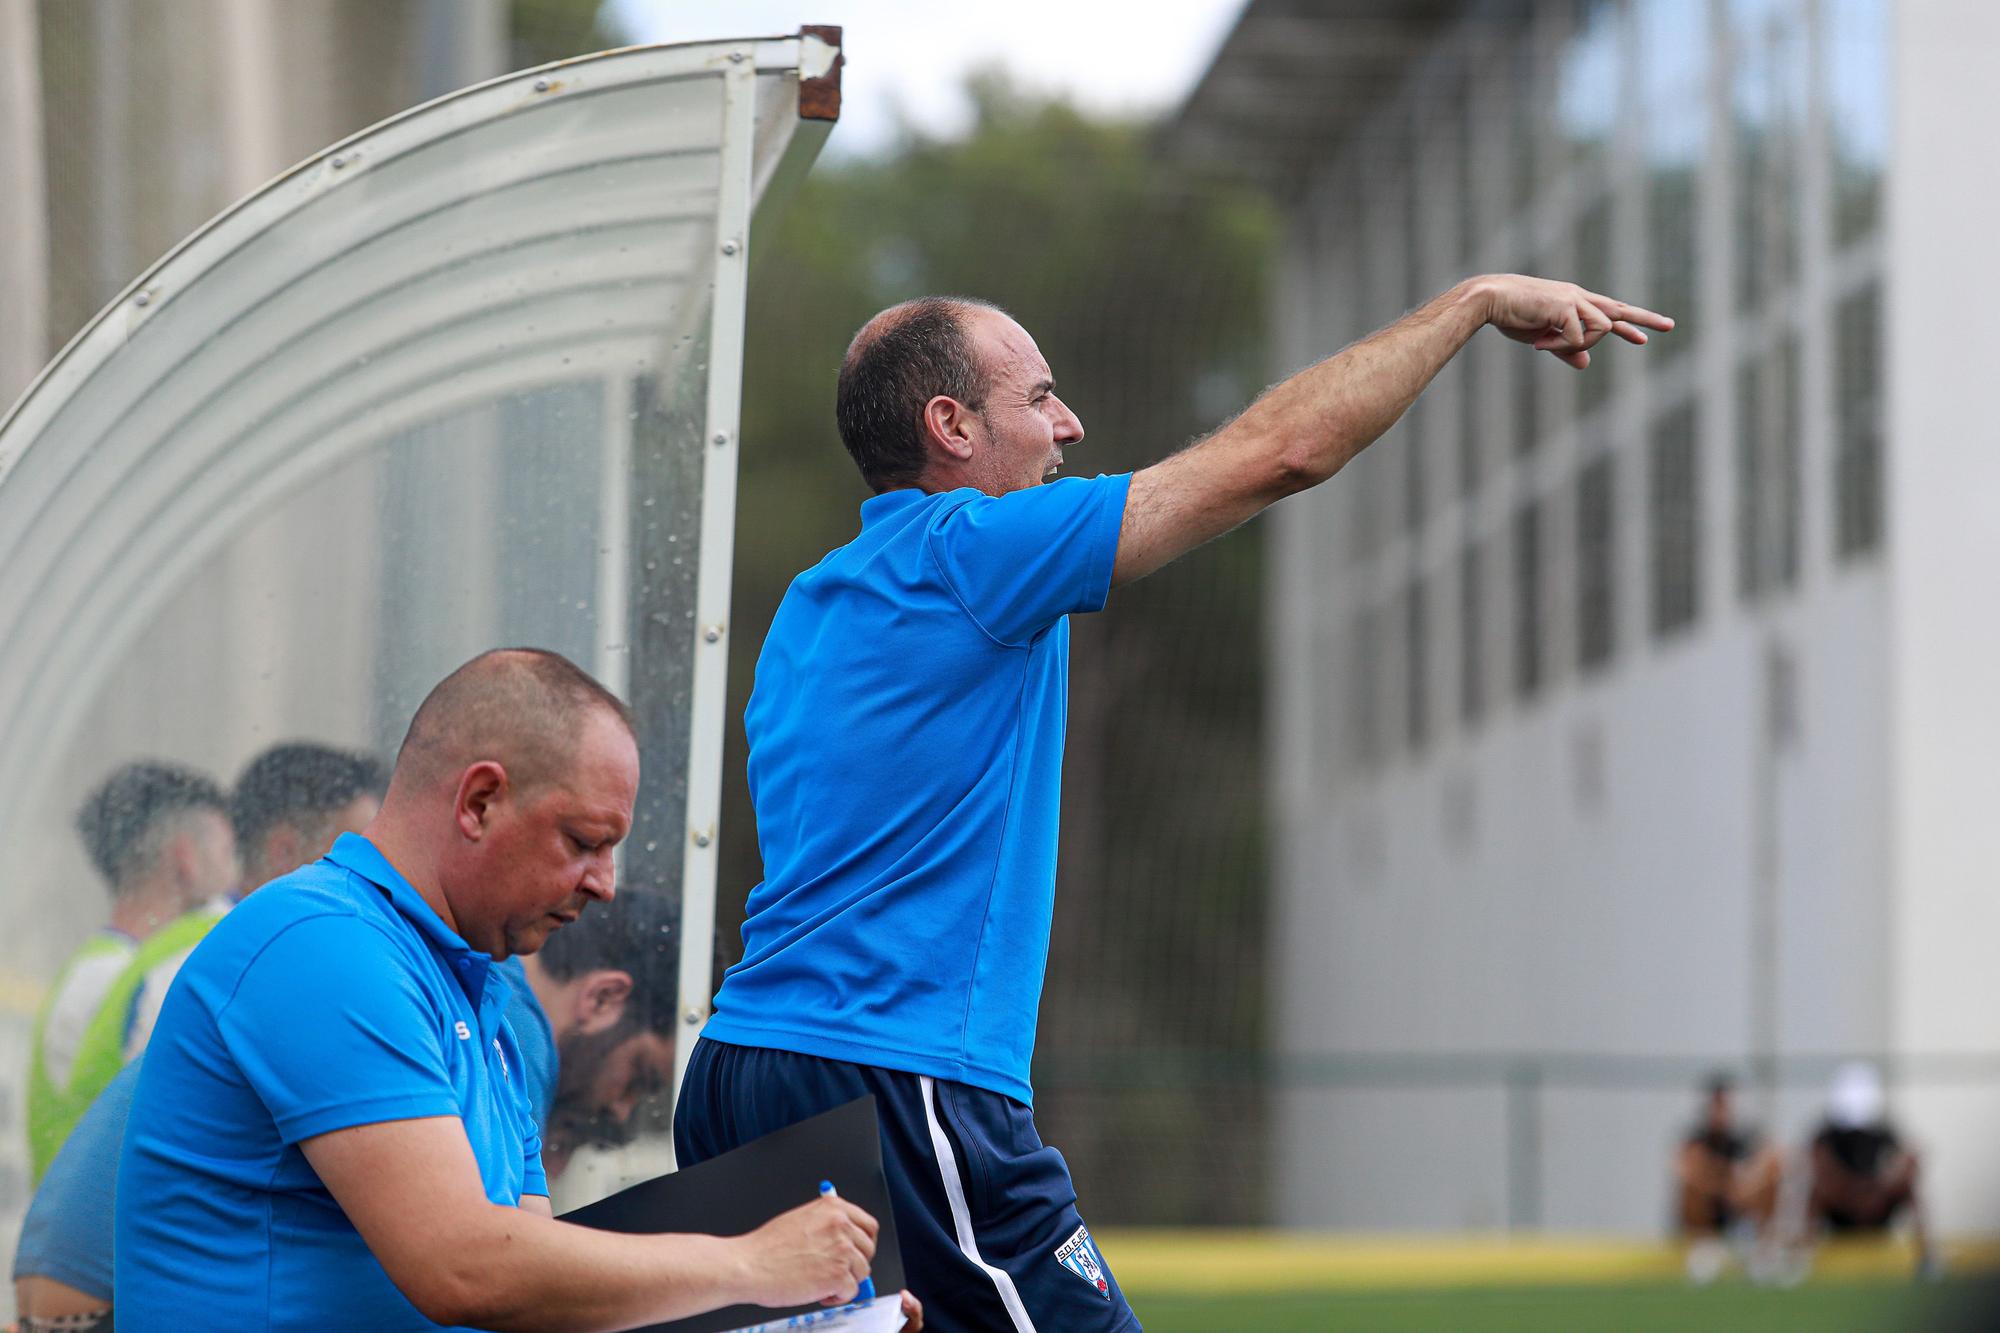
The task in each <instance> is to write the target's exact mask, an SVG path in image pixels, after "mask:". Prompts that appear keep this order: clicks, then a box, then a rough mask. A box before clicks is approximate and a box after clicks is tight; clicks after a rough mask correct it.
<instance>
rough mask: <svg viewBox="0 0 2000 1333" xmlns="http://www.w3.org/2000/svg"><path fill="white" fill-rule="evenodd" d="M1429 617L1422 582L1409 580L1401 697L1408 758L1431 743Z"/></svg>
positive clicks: (1404, 621) (1404, 603)
mask: <svg viewBox="0 0 2000 1333" xmlns="http://www.w3.org/2000/svg"><path fill="white" fill-rule="evenodd" d="M1428 614H1429V612H1428V609H1427V607H1426V604H1425V600H1424V581H1423V579H1422V578H1421V577H1418V578H1416V579H1413V580H1411V582H1410V591H1409V593H1408V595H1407V596H1406V597H1405V598H1404V599H1403V641H1404V651H1405V653H1406V654H1407V657H1406V660H1405V661H1404V664H1403V666H1404V674H1403V680H1404V682H1405V685H1404V688H1405V691H1406V693H1405V694H1404V697H1403V703H1404V710H1403V721H1404V732H1405V736H1406V739H1407V741H1408V743H1409V747H1410V753H1411V754H1417V753H1420V752H1421V751H1422V750H1423V748H1424V746H1425V744H1426V743H1428V741H1429V740H1430V730H1431V718H1430V676H1431V672H1430V660H1431V654H1430V626H1429V624H1428V622H1427V617H1428Z"/></svg>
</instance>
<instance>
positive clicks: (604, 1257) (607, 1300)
mask: <svg viewBox="0 0 2000 1333" xmlns="http://www.w3.org/2000/svg"><path fill="white" fill-rule="evenodd" d="M467 1233H468V1234H466V1235H464V1236H462V1237H455V1238H454V1239H453V1241H452V1243H451V1244H449V1245H440V1246H436V1247H434V1248H431V1249H430V1252H429V1253H427V1254H425V1255H423V1256H421V1257H420V1258H419V1257H417V1256H412V1259H413V1261H414V1262H418V1263H424V1264H427V1265H431V1266H433V1271H432V1272H431V1273H430V1274H429V1275H428V1280H427V1281H426V1282H424V1283H423V1284H422V1287H423V1290H424V1295H425V1297H426V1299H424V1300H420V1301H419V1302H418V1304H419V1308H424V1307H425V1306H426V1305H435V1304H437V1303H438V1302H439V1301H442V1302H443V1304H442V1306H440V1307H439V1308H437V1309H436V1310H435V1311H434V1310H432V1309H428V1308H425V1309H424V1312H425V1313H426V1314H427V1315H430V1317H432V1318H433V1319H437V1320H438V1321H439V1322H441V1323H452V1324H472V1325H476V1326H478V1327H480V1328H490V1329H494V1330H498V1331H500V1333H506V1331H507V1330H515V1329H520V1330H533V1329H547V1330H551V1331H552V1333H572V1331H573V1333H591V1331H594V1330H608V1329H620V1328H632V1327H635V1326H641V1325H645V1324H653V1323H662V1322H665V1321H667V1320H672V1319H681V1318H685V1317H686V1316H688V1315H692V1314H697V1313H699V1312H701V1311H704V1310H712V1309H715V1308H717V1307H718V1306H723V1305H734V1304H738V1303H740V1302H745V1301H754V1300H755V1297H756V1293H754V1292H752V1291H750V1290H749V1285H750V1284H749V1279H748V1274H749V1269H748V1266H747V1265H746V1264H745V1263H743V1262H742V1256H741V1255H740V1253H739V1250H740V1245H741V1242H740V1241H739V1240H734V1239H727V1238H723V1237H718V1236H701V1235H637V1236H635V1235H623V1234H619V1233H615V1232H607V1231H595V1230H592V1229H590V1228H588V1227H579V1226H573V1225H571V1224H570V1223H567V1222H559V1221H556V1220H554V1219H552V1218H545V1217H542V1216H539V1215H538V1214H536V1213H535V1212H533V1211H531V1210H528V1209H521V1208H505V1207H501V1206H498V1205H489V1207H488V1211H487V1212H486V1213H485V1214H483V1215H482V1216H480V1217H479V1218H477V1219H476V1220H474V1221H473V1222H472V1224H471V1225H470V1226H469V1227H468V1228H467ZM378 1257H380V1256H378ZM385 1266H386V1267H388V1268H389V1269H390V1272H391V1276H392V1277H395V1276H397V1274H396V1269H397V1268H398V1267H400V1266H401V1265H396V1264H390V1263H387V1262H386V1260H385ZM439 1268H442V1269H443V1270H444V1271H443V1272H438V1271H436V1270H437V1269H439ZM398 1285H403V1286H404V1290H405V1293H406V1294H411V1295H412V1298H413V1299H416V1296H415V1294H414V1293H411V1292H410V1288H409V1286H407V1285H404V1284H403V1283H401V1282H399V1283H398Z"/></svg>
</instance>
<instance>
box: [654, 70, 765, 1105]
mask: <svg viewBox="0 0 2000 1333" xmlns="http://www.w3.org/2000/svg"><path fill="white" fill-rule="evenodd" d="M722 60H723V63H722V87H723V102H722V144H721V180H720V181H719V183H718V187H717V191H718V195H717V205H716V233H715V245H716V254H715V286H714V292H713V295H712V296H711V298H710V307H709V325H708V411H707V418H706V424H705V428H704V430H703V432H702V439H703V441H705V444H704V445H703V446H702V447H703V449H704V451H705V453H706V454H707V464H706V467H705V469H704V473H703V483H702V494H701V566H700V572H699V575H698V580H699V581H698V583H697V585H696V595H695V617H694V633H695V644H694V680H693V688H692V690H691V696H690V700H689V706H690V721H689V728H688V732H689V734H688V768H687V830H686V844H685V846H684V848H683V859H682V863H681V867H682V868H681V959H680V1015H681V1040H680V1041H678V1042H676V1043H675V1047H674V1097H675V1099H676V1100H678V1099H679V1097H680V1087H681V1077H682V1075H683V1074H684V1073H685V1072H686V1069H687V1060H688V1055H689V1053H690V1051H691V1050H692V1049H693V1046H694V1039H695V1037H696V1036H697V1035H698V1034H699V1033H700V1031H701V1025H702V1024H703V1023H704V1022H706V1021H707V1019H708V1012H709V1000H710V998H711V996H712V995H713V993H714V992H713V989H712V982H713V978H712V976H711V975H710V968H709V960H710V958H711V957H712V956H713V953H714V949H715V879H716V858H717V853H718V851H719V844H718V842H717V837H716V835H717V829H718V826H719V824H720V822H721V813H722V809H721V807H722V732H723V717H722V715H723V709H724V707H725V706H726V703H727V692H728V684H729V590H730V576H731V573H732V569H733V566H734V562H735V550H736V466H737V448H736V447H737V443H738V439H737V436H738V431H739V429H740V426H741V417H742V399H743V335H744V321H745V303H746V300H747V297H748V294H749V274H750V208H751V185H752V181H751V173H752V168H753V166H754V164H755V155H754V149H755V134H756V98H757V60H756V52H755V51H754V50H753V49H751V48H750V47H748V46H745V47H740V48H735V49H731V50H729V51H727V52H726V53H725V54H724V56H723V57H722Z"/></svg>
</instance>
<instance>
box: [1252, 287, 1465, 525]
mask: <svg viewBox="0 0 2000 1333" xmlns="http://www.w3.org/2000/svg"><path fill="white" fill-rule="evenodd" d="M1485 283H1486V279H1484V278H1471V279H1468V280H1466V281H1465V282H1461V283H1459V284H1458V285H1457V286H1456V287H1453V288H1452V289H1451V290H1449V291H1447V292H1444V293H1443V294H1441V295H1439V296H1437V297H1435V298H1433V299H1432V300H1430V301H1428V302H1426V303H1425V304H1424V305H1422V306H1419V307H1418V308H1417V309H1415V310H1413V311H1411V312H1410V313H1409V314H1407V315H1405V316H1403V318H1401V319H1399V320H1397V321H1396V322H1395V323H1394V324H1391V325H1389V326H1388V327H1387V328H1384V329H1382V330H1380V331H1378V332H1376V333H1373V334H1371V335H1369V336H1368V337H1366V338H1363V339H1362V340H1361V341H1360V342H1357V343H1354V344H1352V345H1350V346H1348V347H1347V348H1345V349H1343V350H1342V351H1340V352H1338V353H1336V354H1335V355H1333V356H1330V357H1328V358H1327V359H1326V360H1324V361H1321V362H1319V363H1318V364H1317V365H1314V366H1309V367H1308V368H1306V369H1305V370H1302V371H1300V372H1299V373H1298V374H1296V375H1294V376H1292V377H1291V378H1290V379H1288V380H1285V381H1284V382H1282V383H1280V384H1278V385H1276V386H1275V387H1273V388H1272V389H1270V390H1269V391H1267V392H1266V393H1265V394H1264V395H1263V396H1262V397H1260V398H1259V399H1257V401H1256V402H1254V403H1252V404H1251V405H1250V406H1249V407H1248V408H1246V409H1245V410H1244V412H1243V413H1242V415H1240V416H1238V417H1237V418H1236V420H1234V421H1232V422H1231V423H1230V424H1229V425H1228V426H1227V427H1225V428H1224V429H1223V430H1221V431H1218V432H1217V433H1216V435H1215V436H1214V437H1213V440H1212V442H1213V443H1214V444H1216V445H1217V446H1219V447H1222V448H1226V449H1230V450H1233V451H1236V452H1239V453H1241V454H1243V455H1245V456H1246V461H1250V460H1259V461H1264V462H1266V463H1268V464H1275V465H1277V467H1278V469H1279V472H1280V476H1281V479H1282V482H1283V484H1284V485H1285V486H1286V488H1287V489H1289V490H1303V489H1305V488H1306V487H1309V486H1316V485H1318V484H1319V483H1320V482H1322V481H1325V480H1326V479H1327V478H1328V477H1331V476H1332V475H1333V474H1334V473H1336V472H1338V471H1340V469H1341V468H1342V467H1344V466H1345V465H1346V464H1347V462H1348V460H1350V459H1352V458H1353V457H1354V456H1355V455H1356V454H1358V453H1360V452H1361V451H1362V450H1363V449H1365V448H1367V447H1368V446H1369V445H1370V444H1373V443H1374V442H1375V441H1376V440H1378V439H1380V438H1381V437H1382V435H1383V433H1384V432H1386V431H1387V430H1388V429H1389V428H1390V427H1391V426H1393V425H1395V424H1396V421H1397V419H1398V418H1400V417H1401V416H1402V415H1403V413H1405V412H1407V411H1408V410H1409V408H1410V405H1411V404H1412V403H1414V402H1415V401H1416V400H1417V396H1418V395H1419V394H1421V393H1422V392H1423V391H1424V388H1425V386H1426V385H1428V384H1429V383H1430V382H1431V380H1432V379H1433V378H1435V377H1436V375H1437V373H1438V371H1440V370H1442V369H1443V368H1444V366H1445V363H1446V362H1448V361H1450V360H1451V358H1452V357H1454V356H1456V355H1457V354H1458V352H1459V349H1461V348H1462V347H1464V346H1465V344H1466V342H1467V341H1469V340H1470V339H1471V337H1472V335H1473V334H1475V333H1477V332H1478V331H1479V329H1480V328H1481V326H1482V325H1484V324H1485V322H1486V314H1485V310H1486V286H1485Z"/></svg>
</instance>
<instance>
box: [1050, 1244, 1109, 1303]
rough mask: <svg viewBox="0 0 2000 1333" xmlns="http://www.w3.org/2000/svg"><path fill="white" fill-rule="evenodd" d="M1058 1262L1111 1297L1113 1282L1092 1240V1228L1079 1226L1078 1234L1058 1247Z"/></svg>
mask: <svg viewBox="0 0 2000 1333" xmlns="http://www.w3.org/2000/svg"><path fill="white" fill-rule="evenodd" d="M1056 1262H1057V1263H1059V1264H1061V1265H1062V1266H1063V1267H1064V1268H1067V1269H1068V1270H1069V1271H1070V1272H1072V1273H1074V1274H1076V1275H1077V1276H1078V1277H1080V1278H1082V1279H1083V1280H1084V1281H1085V1282H1088V1283H1089V1284H1090V1285H1091V1286H1093V1287H1096V1288H1097V1294H1098V1295H1100V1296H1102V1297H1103V1298H1104V1299H1105V1300H1107V1301H1108V1300H1110V1299H1111V1283H1110V1282H1109V1281H1107V1280H1106V1279H1105V1276H1104V1260H1103V1259H1102V1258H1101V1257H1099V1255H1098V1253H1097V1247H1096V1246H1095V1245H1093V1244H1091V1242H1090V1228H1088V1227H1078V1228H1077V1229H1076V1234H1075V1235H1073V1236H1071V1237H1070V1238H1069V1239H1068V1240H1066V1241H1064V1242H1063V1243H1062V1244H1061V1245H1058V1246H1057V1247H1056Z"/></svg>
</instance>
